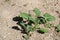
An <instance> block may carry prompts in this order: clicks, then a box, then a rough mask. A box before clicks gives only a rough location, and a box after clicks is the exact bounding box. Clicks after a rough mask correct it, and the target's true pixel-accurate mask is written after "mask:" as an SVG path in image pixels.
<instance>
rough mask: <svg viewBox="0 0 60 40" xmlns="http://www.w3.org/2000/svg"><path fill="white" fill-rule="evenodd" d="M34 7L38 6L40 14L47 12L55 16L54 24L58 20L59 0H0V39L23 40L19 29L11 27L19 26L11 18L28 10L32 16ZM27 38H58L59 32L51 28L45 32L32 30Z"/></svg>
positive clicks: (59, 12)
mask: <svg viewBox="0 0 60 40" xmlns="http://www.w3.org/2000/svg"><path fill="white" fill-rule="evenodd" d="M34 7H38V8H39V9H40V10H41V14H42V15H43V14H44V13H45V12H49V13H50V14H51V15H53V16H55V17H56V21H55V22H53V23H54V24H55V25H57V24H58V23H59V22H60V11H59V10H60V0H0V40H24V38H23V37H22V36H23V34H22V33H21V31H20V30H15V29H12V27H18V28H20V26H19V25H17V24H16V23H17V22H15V21H13V18H14V17H16V16H18V15H19V14H20V12H28V13H31V15H32V16H33V15H34V12H33V11H32V10H33V9H34ZM20 29H21V28H20ZM29 40H60V33H56V32H55V30H54V28H51V29H50V31H49V33H46V34H39V33H36V32H34V33H33V35H32V36H31V37H30V39H29Z"/></svg>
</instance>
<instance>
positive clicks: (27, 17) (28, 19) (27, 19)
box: [20, 8, 55, 40]
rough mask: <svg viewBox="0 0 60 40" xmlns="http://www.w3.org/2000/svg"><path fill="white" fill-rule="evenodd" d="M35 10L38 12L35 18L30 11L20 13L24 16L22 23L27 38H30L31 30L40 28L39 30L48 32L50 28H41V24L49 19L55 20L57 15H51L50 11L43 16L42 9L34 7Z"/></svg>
mask: <svg viewBox="0 0 60 40" xmlns="http://www.w3.org/2000/svg"><path fill="white" fill-rule="evenodd" d="M33 12H34V13H35V14H36V15H35V17H34V18H33V17H32V16H31V14H29V13H25V12H22V13H21V14H20V17H22V18H23V21H22V22H21V23H20V24H21V25H22V26H23V28H24V30H25V32H26V36H25V39H26V40H28V39H29V37H30V35H31V32H34V31H37V30H38V31H39V32H42V33H47V32H48V29H47V28H46V27H45V28H40V26H39V25H41V24H46V23H48V22H49V21H54V20H55V17H54V16H52V15H50V14H49V13H45V14H44V15H43V16H41V11H40V10H39V9H38V8H34V10H33ZM32 24H33V25H32Z"/></svg>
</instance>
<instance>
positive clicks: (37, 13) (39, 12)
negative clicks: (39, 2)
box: [33, 8, 41, 17]
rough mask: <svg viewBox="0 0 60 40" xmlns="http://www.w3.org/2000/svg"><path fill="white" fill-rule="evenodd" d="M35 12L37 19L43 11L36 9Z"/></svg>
mask: <svg viewBox="0 0 60 40" xmlns="http://www.w3.org/2000/svg"><path fill="white" fill-rule="evenodd" d="M33 11H34V12H35V14H36V16H37V17H38V16H40V14H41V11H40V10H39V9H38V8H34V10H33Z"/></svg>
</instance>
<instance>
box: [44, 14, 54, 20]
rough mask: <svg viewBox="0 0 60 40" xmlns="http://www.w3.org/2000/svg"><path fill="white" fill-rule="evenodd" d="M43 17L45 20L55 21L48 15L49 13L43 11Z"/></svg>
mask: <svg viewBox="0 0 60 40" xmlns="http://www.w3.org/2000/svg"><path fill="white" fill-rule="evenodd" d="M44 17H45V19H46V20H47V21H55V17H54V16H52V15H50V14H49V13H45V14H44Z"/></svg>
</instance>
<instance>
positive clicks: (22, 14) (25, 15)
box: [20, 12, 30, 19]
mask: <svg viewBox="0 0 60 40" xmlns="http://www.w3.org/2000/svg"><path fill="white" fill-rule="evenodd" d="M20 16H21V17H22V18H25V19H28V18H29V16H30V15H29V14H28V13H25V12H23V13H21V14H20Z"/></svg>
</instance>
